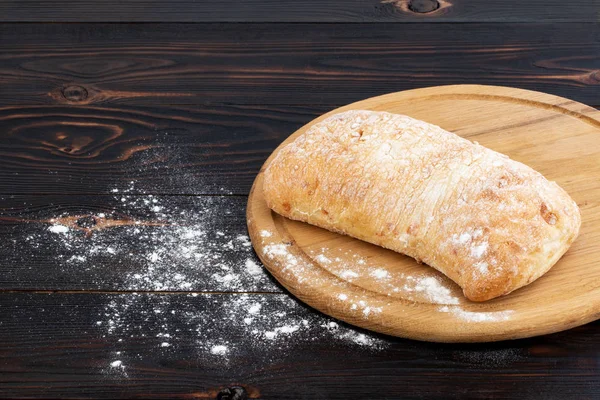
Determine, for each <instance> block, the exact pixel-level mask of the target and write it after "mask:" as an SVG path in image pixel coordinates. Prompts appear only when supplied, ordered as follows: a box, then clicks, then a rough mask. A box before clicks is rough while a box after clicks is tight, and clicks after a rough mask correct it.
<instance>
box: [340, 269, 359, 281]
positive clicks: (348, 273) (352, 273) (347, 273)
mask: <svg viewBox="0 0 600 400" xmlns="http://www.w3.org/2000/svg"><path fill="white" fill-rule="evenodd" d="M358 276H359V275H358V273H356V272H355V271H352V270H349V269H347V270H344V271H342V272H341V273H340V277H342V278H343V279H348V280H351V279H354V278H358Z"/></svg>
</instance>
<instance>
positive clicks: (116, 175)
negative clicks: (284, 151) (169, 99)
mask: <svg viewBox="0 0 600 400" xmlns="http://www.w3.org/2000/svg"><path fill="white" fill-rule="evenodd" d="M328 110H329V108H328V107H325V106H287V105H215V106H193V107H184V106H180V107H173V106H166V105H165V106H162V107H159V106H154V107H140V106H137V107H132V106H123V105H119V106H110V105H98V106H91V105H90V106H69V105H57V106H8V107H0V131H1V132H2V135H0V194H15V193H45V194H48V193H56V194H59V193H60V194H82V193H85V194H107V193H110V192H111V190H114V189H126V188H128V187H129V185H130V183H129V182H130V181H132V180H134V181H135V188H134V192H136V193H154V194H173V193H175V194H180V195H181V194H241V195H247V194H248V192H249V191H250V187H251V185H252V182H253V181H254V177H255V176H256V173H257V172H258V170H259V169H260V166H261V165H262V163H263V162H264V161H265V160H266V158H267V156H268V155H269V154H270V153H271V151H272V150H273V149H274V148H275V147H276V146H277V145H278V144H279V143H281V141H283V139H284V138H286V137H287V136H288V135H289V134H290V133H291V132H293V131H295V130H296V129H298V128H300V127H301V126H302V125H304V124H305V123H307V122H309V121H310V120H312V119H313V118H316V117H317V116H318V115H320V114H322V113H324V112H326V111H328ZM175 169H176V170H177V173H174V170H175Z"/></svg>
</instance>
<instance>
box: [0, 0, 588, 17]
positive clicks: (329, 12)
mask: <svg viewBox="0 0 600 400" xmlns="http://www.w3.org/2000/svg"><path fill="white" fill-rule="evenodd" d="M430 10H433V12H428V11H430ZM597 19H598V3H597V2H596V1H595V0H584V1H571V2H565V1H560V0H530V1H516V0H512V1H506V0H439V1H437V0H383V1H382V0H326V1H317V0H302V1H293V0H283V1H276V0H245V1H241V2H239V1H237V2H236V1H232V0H226V1H215V2H206V1H185V0H175V1H169V2H165V1H160V0H143V1H139V0H124V1H115V0H104V1H90V0H84V1H77V2H71V1H64V0H62V1H53V2H52V3H44V2H41V3H40V2H39V1H35V0H12V1H11V0H9V1H3V2H1V3H0V21H3V22H421V21H427V22H545V21H548V22H565V21H568V22H596V21H597Z"/></svg>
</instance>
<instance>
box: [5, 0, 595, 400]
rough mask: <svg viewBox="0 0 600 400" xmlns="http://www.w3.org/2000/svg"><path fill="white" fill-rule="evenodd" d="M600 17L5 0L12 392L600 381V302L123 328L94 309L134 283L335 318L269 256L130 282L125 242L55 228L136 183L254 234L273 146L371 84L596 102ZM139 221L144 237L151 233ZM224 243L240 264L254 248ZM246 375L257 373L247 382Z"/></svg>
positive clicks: (585, 4)
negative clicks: (210, 338)
mask: <svg viewBox="0 0 600 400" xmlns="http://www.w3.org/2000/svg"><path fill="white" fill-rule="evenodd" d="M599 18H600V1H598V0H582V1H571V2H568V1H559V0H529V1H521V0H518V1H517V0H444V1H441V0H440V1H439V3H438V2H437V1H434V0H414V1H412V2H410V1H405V0H391V1H378V0H320V1H317V0H244V1H232V0H222V1H213V2H208V1H186V0H173V1H166V0H162V1H161V0H118V1H116V0H94V1H91V0H82V1H52V2H50V1H48V2H44V1H39V0H37V1H33V0H15V1H7V0H1V1H0V22H1V23H0V199H1V200H2V201H1V202H0V235H1V236H0V397H3V398H34V397H37V398H47V397H65V398H167V397H170V398H181V399H195V398H208V399H210V398H220V399H231V398H238V399H241V398H246V397H248V398H262V399H351V398H352V399H354V398H356V399H409V398H439V399H449V398H481V399H488V398H494V399H504V398H523V399H525V398H527V399H566V398H573V399H598V398H600V322H594V323H591V324H588V325H586V326H582V327H579V328H576V329H573V330H570V331H567V332H562V333H558V334H553V335H549V336H544V337H538V338H532V339H527V340H517V341H511V342H502V343H492V344H478V345H443V344H430V343H421V342H415V341H410V340H401V339H395V338H391V337H385V336H381V335H371V334H369V333H365V334H366V335H368V337H370V338H372V339H373V340H377V341H378V342H379V343H384V346H383V348H382V349H368V348H367V349H357V348H356V347H352V346H349V345H347V344H346V343H344V342H336V341H333V340H330V339H328V338H327V337H322V336H315V337H314V338H312V339H311V340H309V339H306V340H298V341H296V342H295V343H294V345H293V346H289V347H287V348H285V349H283V350H281V349H278V348H272V349H269V348H268V346H264V348H263V350H262V351H261V352H258V353H257V352H256V351H255V350H256V349H254V348H250V347H249V348H248V350H247V351H245V350H244V347H243V346H242V347H240V349H238V350H239V351H238V352H237V353H236V355H235V357H233V358H231V359H230V360H229V361H228V362H227V363H226V364H222V363H216V362H214V363H212V362H211V361H210V359H205V358H201V357H194V356H192V354H194V349H195V348H196V347H198V346H199V345H201V343H200V344H199V343H198V342H197V336H195V335H194V334H193V332H192V333H186V332H182V333H181V335H180V337H179V338H178V342H177V343H175V345H173V346H172V347H170V348H169V351H159V350H157V347H156V346H157V343H156V340H150V339H149V338H146V337H144V336H143V335H142V333H143V332H144V328H143V322H140V323H141V324H142V328H140V330H137V331H135V332H133V333H132V334H131V335H130V336H128V337H126V338H125V339H124V340H123V341H122V342H119V343H117V342H116V341H115V338H112V337H110V336H108V337H107V336H106V335H104V334H103V332H104V333H105V329H103V327H100V326H96V323H95V321H96V319H97V315H99V314H102V312H103V310H105V309H106V304H111V302H112V301H121V300H123V299H127V297H130V296H138V300H137V304H138V309H137V311H136V312H139V313H140V315H145V313H147V311H148V310H149V311H150V312H152V310H153V309H154V308H155V307H156V306H157V305H159V306H162V305H164V304H166V303H167V304H168V305H169V307H172V308H173V310H183V309H189V308H190V307H196V308H198V307H200V308H201V309H202V310H204V311H203V312H204V313H205V314H206V319H205V324H206V330H207V332H208V333H207V334H208V335H210V332H216V331H215V329H217V328H218V330H223V331H225V332H226V334H228V335H229V337H230V339H231V341H234V342H235V341H238V342H240V343H245V342H244V340H245V338H244V337H242V335H243V333H241V332H240V331H238V330H236V329H233V328H231V329H230V330H229V331H228V327H227V324H221V321H224V320H226V319H227V316H226V315H224V313H225V312H226V309H225V308H224V307H221V306H219V304H222V303H225V302H227V301H230V299H234V298H236V296H237V297H239V296H243V293H246V294H247V295H249V296H255V298H257V299H261V302H262V303H263V304H265V305H269V307H271V308H270V310H271V312H273V313H277V312H291V313H293V314H294V315H296V316H297V317H298V318H304V317H307V318H308V317H309V316H314V317H315V318H322V319H323V320H325V319H324V318H325V317H323V316H320V315H316V313H315V312H314V311H312V310H310V309H308V308H307V307H304V306H302V305H300V304H295V305H294V307H292V308H291V311H290V308H289V307H288V306H286V304H287V303H285V302H282V301H281V300H282V299H283V298H285V297H286V296H287V294H285V291H284V290H283V289H282V288H281V287H280V286H278V285H277V284H276V283H275V282H273V281H272V280H271V279H270V277H269V276H268V274H266V273H263V274H262V275H260V276H259V277H258V278H256V279H254V280H252V281H250V280H247V281H245V280H242V281H241V282H240V285H239V286H238V287H237V288H236V289H235V290H231V288H230V287H229V286H224V285H220V284H219V283H215V282H212V281H211V280H209V279H203V278H204V276H203V274H207V273H212V272H214V269H211V268H213V266H212V265H211V264H210V263H204V264H202V265H199V267H198V269H197V271H196V274H197V276H195V279H194V282H195V283H194V284H193V285H192V287H189V291H181V290H156V289H153V288H151V287H150V288H149V287H147V286H145V285H143V284H140V285H139V286H135V285H134V286H131V285H130V286H127V287H124V285H123V278H122V277H123V274H124V273H125V272H126V271H124V270H123V267H121V266H117V265H115V263H114V258H102V257H99V258H97V259H95V261H94V262H96V263H97V265H95V266H94V268H88V269H79V270H75V271H73V270H71V271H65V270H64V269H62V268H61V265H62V264H61V261H60V260H59V258H58V253H57V252H58V250H57V243H56V239H55V236H53V235H54V234H51V233H48V230H47V228H48V226H49V225H48V221H49V220H50V219H51V218H57V217H61V218H68V217H69V216H77V217H78V218H81V217H82V216H86V215H96V214H97V213H99V212H107V213H108V212H110V211H116V212H117V213H118V214H119V215H121V216H124V218H142V219H146V220H149V221H151V220H152V218H153V215H151V213H147V214H146V215H134V214H135V213H136V212H137V213H138V214H140V213H141V214H144V213H143V212H142V211H140V210H132V209H128V208H127V207H126V206H124V205H122V204H120V203H119V200H118V199H116V198H115V196H113V195H111V192H112V191H113V190H114V189H115V188H116V189H118V190H121V191H124V190H129V192H128V196H133V197H135V196H147V195H149V194H153V195H155V196H156V198H158V199H160V200H161V201H163V202H169V204H176V206H177V209H178V210H186V211H189V212H190V213H194V212H196V210H198V209H199V208H201V207H213V208H214V209H216V210H219V213H220V212H221V211H223V214H224V216H223V217H222V216H220V215H218V214H219V213H216V214H214V215H215V216H214V218H213V219H214V221H213V222H212V223H211V224H209V226H210V228H209V229H210V232H209V233H210V234H214V233H215V232H218V231H225V232H227V234H228V235H232V236H233V237H235V236H236V235H244V234H246V233H247V231H246V227H245V219H244V213H245V202H246V196H247V194H248V191H249V189H250V186H251V184H252V181H253V178H254V176H255V174H256V173H257V171H258V169H259V168H260V166H261V164H262V162H263V161H264V160H265V159H266V157H267V156H268V154H269V153H270V152H271V151H272V150H273V149H274V148H275V147H276V146H277V145H278V143H280V142H281V141H282V140H283V139H284V138H285V137H286V136H287V135H288V134H290V133H291V132H293V131H294V130H296V129H297V128H298V127H300V126H301V125H303V124H304V123H306V122H308V121H310V120H311V119H313V118H314V117H316V116H318V115H320V114H321V113H323V112H325V111H327V110H330V109H332V108H335V107H337V106H340V105H343V104H347V103H350V102H353V101H356V100H360V99H363V98H367V97H370V96H375V95H379V94H384V93H388V92H393V91H399V90H405V89H412V88H418V87H423V86H433V85H444V84H456V83H482V84H492V85H494V84H495V85H505V86H515V87H520V88H525V89H533V90H539V91H544V92H548V93H552V94H556V95H560V96H564V97H568V98H571V99H574V100H577V101H580V102H584V103H587V104H590V105H592V106H598V105H600V86H599V85H600V24H599V22H598V21H599ZM131 181H134V182H135V187H133V188H132V187H131V185H130V182H131ZM225 211H226V213H225ZM225 214H226V215H225ZM81 221H83V222H81ZM81 221H80V225H83V226H84V227H85V223H87V222H86V220H85V219H83V220H81ZM88 222H89V221H88ZM92 223H93V221H92ZM97 228H98V229H97V231H98V232H100V233H101V234H103V235H110V234H112V233H113V232H117V231H116V229H117V228H116V227H114V226H104V225H103V226H99V227H97ZM101 228H102V229H101ZM148 229H159V227H154V228H153V227H148ZM120 235H121V236H120V237H123V244H122V245H123V246H125V248H126V249H127V250H128V251H130V252H131V254H136V251H139V246H141V244H139V243H138V242H136V240H135V238H128V237H127V236H126V235H125V234H123V233H120ZM31 237H34V238H36V245H35V246H34V247H31V246H30V245H29V244H28V242H27V241H28V240H29V239H28V238H31ZM82 240H83V239H82ZM83 243H84V242H83ZM219 251H220V252H221V253H222V254H220V256H221V257H222V258H223V259H226V260H228V261H229V262H231V263H233V264H236V263H237V264H240V268H242V266H243V260H244V259H245V258H246V257H254V256H253V255H252V253H251V252H250V250H244V251H238V250H235V251H231V250H228V249H226V248H224V249H222V250H219V248H216V250H214V252H217V253H218V252H219ZM254 259H255V258H254ZM255 260H256V259H255ZM128 263H129V264H127V265H129V267H128V268H136V267H139V266H140V261H139V260H137V261H136V259H135V257H134V256H132V257H130V258H129V259H128ZM211 282H212V283H211ZM133 292H136V294H134V293H133ZM191 292H194V293H195V295H194V296H191V295H190V293H191ZM315 315H316V316H315ZM129 318H132V321H133V322H132V323H135V321H137V320H136V318H137V317H136V316H135V315H133V316H131V315H130V316H129ZM140 318H141V317H140ZM140 321H141V319H140ZM170 323H171V324H173V325H174V326H178V324H181V326H182V327H183V325H184V323H185V321H183V320H179V319H177V318H175V317H174V318H173V319H172V320H171V321H170ZM221 325H223V326H221ZM214 327H217V328H214ZM213 328H214V329H213ZM343 328H344V329H346V330H349V331H350V330H352V328H351V327H348V326H343ZM211 329H213V330H211ZM214 334H215V335H217V333H214ZM117 349H120V350H119V351H122V352H124V353H129V354H135V355H136V357H135V358H133V359H131V360H130V361H129V362H128V364H127V369H126V372H127V374H126V376H125V375H123V374H121V375H119V374H107V373H106V367H107V363H109V362H110V361H111V360H113V359H114V357H113V354H114V352H115V351H117ZM236 385H237V386H241V387H243V388H244V390H243V391H242V389H227V388H228V387H231V386H236ZM228 390H229V391H228ZM236 390H237V392H236ZM234 392H236V393H237V394H235V395H234ZM228 393H229V394H228ZM236 396H237V397H236Z"/></svg>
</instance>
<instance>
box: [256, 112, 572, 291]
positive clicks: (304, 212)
mask: <svg viewBox="0 0 600 400" xmlns="http://www.w3.org/2000/svg"><path fill="white" fill-rule="evenodd" d="M264 174H265V179H264V195H265V199H266V201H267V204H268V206H269V207H270V208H271V209H273V210H274V211H275V212H277V213H279V214H281V215H283V216H285V217H288V218H292V219H295V220H300V221H304V222H308V223H310V224H313V225H316V226H320V227H322V228H325V229H328V230H331V231H335V232H339V233H344V234H347V235H350V236H353V237H356V238H358V239H362V240H365V241H367V242H371V243H374V244H377V245H380V246H383V247H386V248H389V249H391V250H395V251H398V252H400V253H403V254H407V255H409V256H411V257H414V258H415V259H417V260H420V261H422V262H424V263H426V264H429V265H430V266H432V267H434V268H436V269H437V270H439V271H440V272H442V273H444V274H445V275H447V276H448V277H449V278H451V279H452V280H454V281H455V282H456V283H457V284H459V285H460V286H461V287H462V288H463V291H464V293H465V296H466V297H467V298H469V299H471V300H474V301H484V300H488V299H492V298H494V297H498V296H501V295H504V294H507V293H510V292H512V291H513V290H515V289H518V288H519V287H522V286H524V285H527V284H529V283H531V282H532V281H534V280H535V279H537V278H539V277H540V276H541V275H543V274H544V273H545V272H546V271H548V269H550V267H551V266H552V265H553V264H554V263H556V261H558V259H559V258H560V257H561V256H562V255H563V254H564V253H565V252H566V251H567V249H568V248H569V246H570V245H571V243H572V242H573V241H574V240H575V238H576V237H577V234H578V232H579V226H580V224H581V219H580V214H579V209H578V208H577V205H576V204H575V202H574V201H573V200H572V199H571V198H570V197H569V195H568V194H567V193H566V192H565V191H564V190H562V189H561V188H560V187H559V186H558V185H557V184H556V183H554V182H549V181H548V180H546V179H545V178H544V177H543V176H542V175H541V174H540V173H538V172H536V171H534V170H533V169H531V168H529V167H527V166H526V165H524V164H521V163H519V162H516V161H513V160H511V159H509V158H508V157H507V156H505V155H502V154H500V153H497V152H495V151H492V150H490V149H487V148H485V147H483V146H480V145H478V144H474V143H471V142H470V141H468V140H465V139H462V138H460V137H459V136H457V135H455V134H453V133H450V132H447V131H445V130H443V129H441V128H439V127H437V126H435V125H431V124H428V123H426V122H423V121H418V120H415V119H413V118H410V117H407V116H403V115H396V114H390V113H384V112H374V111H362V110H359V111H348V112H344V113H340V114H336V115H333V116H331V117H329V118H327V119H326V120H324V121H321V122H320V123H317V124H315V125H313V126H311V127H310V128H309V129H308V130H307V131H306V133H304V134H303V135H301V136H299V137H298V138H297V139H296V140H295V141H294V142H293V143H291V144H289V145H287V146H286V147H284V148H283V149H281V151H280V152H279V153H278V154H277V156H276V157H275V158H274V159H273V160H272V162H271V163H270V164H269V165H268V166H267V168H266V169H265V172H264Z"/></svg>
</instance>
